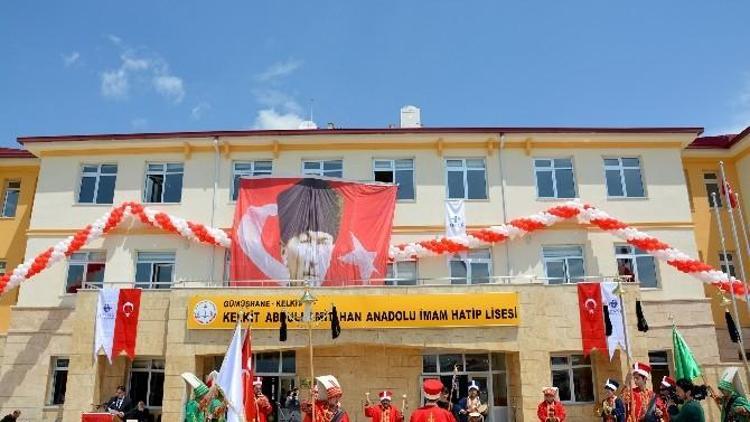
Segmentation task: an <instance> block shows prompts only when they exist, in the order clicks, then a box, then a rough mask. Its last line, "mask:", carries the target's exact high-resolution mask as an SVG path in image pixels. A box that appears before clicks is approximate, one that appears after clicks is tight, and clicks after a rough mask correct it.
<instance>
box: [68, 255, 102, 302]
mask: <svg viewBox="0 0 750 422" xmlns="http://www.w3.org/2000/svg"><path fill="white" fill-rule="evenodd" d="M106 260H107V254H106V252H103V251H92V252H76V253H73V254H71V255H70V257H69V258H68V277H67V280H66V282H65V292H66V293H76V292H78V289H81V288H86V289H92V288H101V287H102V282H103V281H104V268H105V267H106Z"/></svg>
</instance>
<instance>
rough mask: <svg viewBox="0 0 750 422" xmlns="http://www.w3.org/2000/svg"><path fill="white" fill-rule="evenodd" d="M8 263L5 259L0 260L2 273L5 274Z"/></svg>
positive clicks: (0, 272) (0, 271)
mask: <svg viewBox="0 0 750 422" xmlns="http://www.w3.org/2000/svg"><path fill="white" fill-rule="evenodd" d="M7 265H8V264H7V263H6V262H5V261H0V275H5V271H7V270H6V266H7Z"/></svg>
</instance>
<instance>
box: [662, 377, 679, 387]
mask: <svg viewBox="0 0 750 422" xmlns="http://www.w3.org/2000/svg"><path fill="white" fill-rule="evenodd" d="M675 385H677V382H676V381H675V380H674V378H672V377H668V376H664V378H662V379H661V386H662V387H666V388H669V387H674V386H675Z"/></svg>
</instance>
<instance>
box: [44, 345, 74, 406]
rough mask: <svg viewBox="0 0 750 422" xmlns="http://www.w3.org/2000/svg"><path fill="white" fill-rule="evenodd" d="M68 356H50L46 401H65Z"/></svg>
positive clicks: (61, 402) (54, 403) (56, 403)
mask: <svg viewBox="0 0 750 422" xmlns="http://www.w3.org/2000/svg"><path fill="white" fill-rule="evenodd" d="M69 364H70V360H69V359H68V358H63V357H56V358H52V367H51V371H50V372H51V373H50V385H49V397H48V399H47V403H48V404H50V405H58V404H63V403H65V390H66V389H67V387H68V366H69Z"/></svg>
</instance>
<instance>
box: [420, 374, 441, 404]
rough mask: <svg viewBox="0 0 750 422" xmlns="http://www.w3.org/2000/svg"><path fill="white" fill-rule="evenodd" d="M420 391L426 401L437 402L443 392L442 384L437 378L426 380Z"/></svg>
mask: <svg viewBox="0 0 750 422" xmlns="http://www.w3.org/2000/svg"><path fill="white" fill-rule="evenodd" d="M422 389H423V390H424V396H425V398H426V399H427V400H437V399H439V398H440V393H442V392H443V383H442V382H440V380H439V379H438V378H427V379H425V380H424V383H423V384H422Z"/></svg>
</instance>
